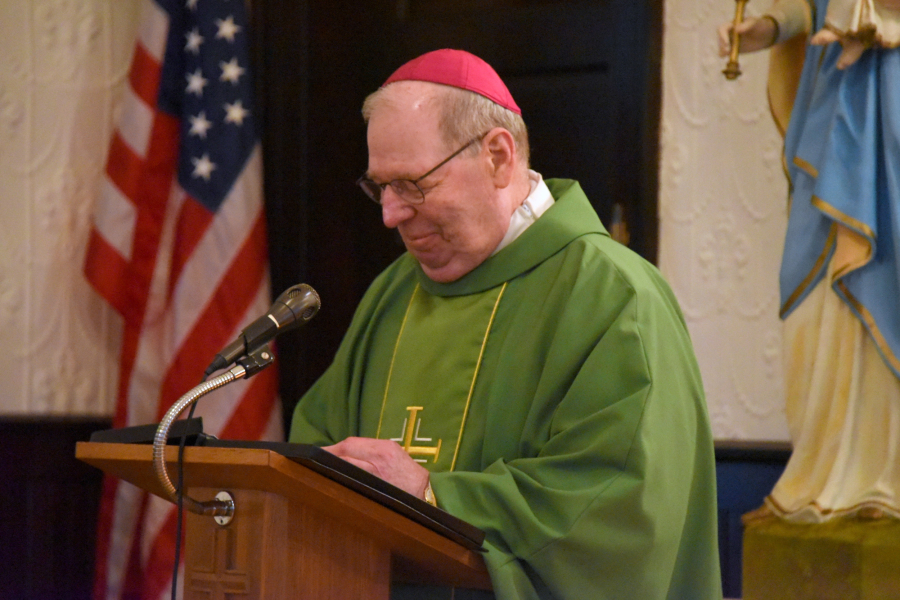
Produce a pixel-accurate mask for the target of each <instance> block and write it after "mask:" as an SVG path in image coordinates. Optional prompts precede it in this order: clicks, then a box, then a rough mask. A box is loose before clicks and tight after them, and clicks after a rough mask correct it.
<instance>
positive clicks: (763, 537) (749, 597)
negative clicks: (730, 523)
mask: <svg viewBox="0 0 900 600" xmlns="http://www.w3.org/2000/svg"><path fill="white" fill-rule="evenodd" d="M743 560H744V562H743V584H742V588H743V589H742V595H743V600H782V599H784V600H788V599H790V600H807V599H808V600H832V599H833V600H876V599H877V600H889V599H898V600H900V521H898V520H896V519H890V518H883V519H877V520H864V519H851V518H847V519H833V520H831V521H828V522H826V523H821V524H814V525H806V524H797V523H788V522H786V521H784V520H782V519H779V518H777V517H775V516H771V517H767V518H764V519H759V520H751V521H749V522H748V523H746V525H745V528H744V559H743Z"/></svg>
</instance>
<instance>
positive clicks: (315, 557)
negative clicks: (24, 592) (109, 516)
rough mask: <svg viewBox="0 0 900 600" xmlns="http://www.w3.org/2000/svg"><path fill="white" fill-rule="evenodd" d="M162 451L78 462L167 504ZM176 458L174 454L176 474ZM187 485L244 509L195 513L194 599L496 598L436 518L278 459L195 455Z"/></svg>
mask: <svg viewBox="0 0 900 600" xmlns="http://www.w3.org/2000/svg"><path fill="white" fill-rule="evenodd" d="M152 450H153V449H152V447H151V446H149V445H146V444H118V443H102V442H79V443H78V444H77V447H76V451H75V456H76V457H77V458H78V459H80V460H82V461H84V462H86V463H88V464H90V465H93V466H95V467H97V468H99V469H101V470H103V471H104V472H106V473H107V474H109V475H112V476H114V477H117V478H119V479H122V480H124V481H127V482H129V483H132V484H134V485H136V486H138V487H139V488H142V489H144V490H146V491H148V492H151V493H153V494H155V495H157V496H160V497H162V498H166V494H165V490H164V488H163V486H162V484H161V483H160V482H159V481H158V480H157V477H156V475H155V473H154V471H153V467H152ZM177 452H178V448H177V447H175V446H168V447H167V448H166V455H165V458H166V463H167V466H168V469H169V472H170V473H174V472H175V466H176V465H175V463H176V458H177ZM184 483H185V488H186V494H188V495H189V496H191V497H192V498H194V499H195V500H198V501H205V500H209V499H212V498H214V497H215V496H216V494H218V493H219V492H221V491H227V492H228V493H230V494H231V495H232V496H233V498H234V504H235V510H234V517H233V519H232V520H231V521H230V522H229V523H228V524H227V525H219V524H218V523H217V522H216V520H214V519H213V518H212V517H206V516H200V515H195V514H193V513H188V512H185V528H186V533H185V536H186V537H185V546H186V548H185V572H184V597H185V599H188V600H192V599H200V598H204V599H206V598H224V597H228V596H227V594H238V595H240V597H241V598H247V599H257V598H259V599H263V598H265V599H281V598H304V599H331V598H334V599H341V600H346V599H356V598H358V599H361V600H376V599H384V600H387V598H388V596H389V593H390V584H391V581H402V582H409V583H427V584H439V585H450V586H457V587H464V588H477V589H485V590H490V589H491V581H490V578H489V576H488V573H487V570H486V568H485V565H484V561H483V559H482V557H481V555H480V554H479V552H478V551H477V550H475V549H473V548H471V547H466V546H467V545H466V544H464V543H460V542H459V541H457V540H454V539H452V536H449V537H448V536H446V535H442V534H441V533H439V531H440V528H438V529H437V530H436V529H435V528H433V527H429V526H427V522H428V519H427V518H426V519H425V520H424V521H423V520H422V519H418V521H420V522H417V520H416V519H411V518H409V517H408V516H406V515H404V514H401V512H398V511H397V510H394V509H393V508H389V507H388V506H389V505H385V504H383V503H381V502H378V501H376V500H373V499H371V498H369V497H366V496H365V495H363V494H361V493H359V492H357V491H354V490H353V489H350V488H348V487H347V486H345V485H343V484H341V483H338V481H335V480H333V479H331V478H329V477H326V476H325V475H322V474H320V473H318V472H316V471H314V470H312V469H310V468H308V467H307V466H304V465H302V464H300V463H298V462H296V461H294V460H291V459H289V458H286V457H285V456H283V455H281V454H279V453H277V452H274V451H272V450H266V449H257V448H227V447H226V448H220V447H204V446H195V447H188V448H185V454H184ZM431 508H433V507H431ZM426 517H427V515H426ZM423 523H425V524H423Z"/></svg>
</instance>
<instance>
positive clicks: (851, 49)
mask: <svg viewBox="0 0 900 600" xmlns="http://www.w3.org/2000/svg"><path fill="white" fill-rule="evenodd" d="M834 42H838V43H840V45H841V47H842V48H843V50H842V51H841V55H840V56H839V57H838V61H837V68H838V69H846V68H847V67H849V66H850V65H852V64H853V63H855V62H856V61H857V60H859V57H860V56H862V53H863V52H865V51H866V48H868V47H869V46H868V45H867V44H865V43H864V42H861V41H860V40H858V39H855V38H851V37H846V36H841V35H838V34H837V33H835V32H834V31H832V30H830V29H821V30H819V31H818V32H816V35H814V36H812V39H811V40H809V43H810V44H813V45H816V46H826V45H828V44H833V43H834Z"/></svg>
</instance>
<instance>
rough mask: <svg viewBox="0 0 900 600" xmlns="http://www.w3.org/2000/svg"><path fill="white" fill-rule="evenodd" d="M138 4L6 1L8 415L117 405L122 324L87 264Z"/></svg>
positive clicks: (1, 256) (129, 0) (3, 237)
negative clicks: (92, 282) (86, 274)
mask: <svg viewBox="0 0 900 600" xmlns="http://www.w3.org/2000/svg"><path fill="white" fill-rule="evenodd" d="M138 7H139V3H138V2H137V1H136V0H78V1H67V0H4V1H3V2H0V57H2V59H0V348H2V351H3V356H2V360H0V414H3V415H20V414H26V415H35V414H38V415H56V414H79V415H108V414H110V413H111V411H112V397H113V395H114V389H115V382H116V375H115V368H114V367H115V352H116V347H117V345H118V342H117V337H118V336H117V325H116V323H115V320H114V319H113V317H112V313H111V311H110V310H108V309H107V308H106V307H105V306H103V304H102V303H101V302H100V300H99V299H98V298H97V297H96V295H94V294H93V293H92V292H91V291H90V288H89V287H88V285H87V283H86V282H85V281H84V278H83V277H82V275H81V264H82V262H83V258H84V249H85V243H86V239H87V232H88V223H89V218H90V211H91V207H92V203H93V199H94V198H95V197H96V195H97V190H98V184H99V182H100V178H101V174H102V172H103V166H104V161H105V156H106V149H107V147H108V145H109V139H110V134H111V131H112V129H111V126H110V123H111V122H112V113H113V110H114V100H115V99H116V98H118V96H119V95H120V94H119V92H120V90H122V89H123V87H122V86H123V84H124V81H125V76H126V73H127V69H128V63H129V62H130V59H131V52H132V49H133V41H132V40H133V38H134V31H135V26H136V24H137V16H138V15H137V12H138Z"/></svg>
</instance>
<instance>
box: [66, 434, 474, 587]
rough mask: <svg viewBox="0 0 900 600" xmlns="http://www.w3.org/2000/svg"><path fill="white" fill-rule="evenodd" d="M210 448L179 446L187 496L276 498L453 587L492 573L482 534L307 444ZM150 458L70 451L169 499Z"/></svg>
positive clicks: (172, 453)
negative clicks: (252, 493)
mask: <svg viewBox="0 0 900 600" xmlns="http://www.w3.org/2000/svg"><path fill="white" fill-rule="evenodd" d="M212 443H216V444H219V446H218V447H217V446H211V445H209V446H193V447H186V448H185V454H184V481H185V487H186V488H187V490H188V493H189V494H190V490H191V489H192V488H222V489H227V488H231V489H248V490H259V491H265V492H271V493H275V494H278V495H280V496H283V497H285V498H287V499H288V500H290V501H292V502H299V503H303V504H305V505H308V506H310V507H311V508H314V509H315V510H318V511H321V512H322V513H323V514H325V515H328V516H331V517H334V518H337V519H340V520H342V521H345V522H348V523H350V524H353V525H354V526H356V527H357V528H358V529H360V530H362V531H365V532H366V533H367V534H369V535H371V536H372V537H376V538H377V539H379V540H380V541H382V542H383V543H385V544H386V545H388V546H389V547H390V548H391V551H392V553H393V554H395V555H396V556H398V557H399V558H402V559H408V560H410V561H412V562H414V563H420V562H422V561H425V562H427V563H428V564H433V565H440V569H441V570H447V571H448V572H452V575H453V579H455V580H456V581H458V583H457V585H461V586H462V587H475V588H481V589H491V583H490V576H489V575H488V573H487V569H486V568H485V565H484V560H483V558H482V557H481V555H480V553H479V552H478V551H477V548H478V547H479V546H480V543H481V540H480V539H478V534H480V535H481V536H482V538H483V532H481V531H480V530H478V529H477V528H474V527H473V526H471V525H469V524H468V523H465V522H464V521H460V520H459V519H456V518H455V517H453V516H452V515H449V514H448V513H446V512H445V511H442V510H440V509H437V508H436V507H433V506H431V505H429V504H427V503H425V502H424V501H422V500H419V499H418V498H415V497H413V496H411V495H409V494H406V493H405V492H402V491H400V490H397V489H396V488H394V487H393V486H389V487H390V488H393V490H396V491H398V492H400V494H405V495H406V496H408V497H409V498H403V497H402V496H399V495H396V494H393V493H392V494H386V493H385V489H388V488H384V489H381V490H379V489H378V488H379V487H383V486H379V485H377V484H376V485H369V484H371V483H373V482H371V481H367V479H368V478H369V477H371V478H374V479H375V480H377V481H381V480H379V479H378V478H377V477H375V476H373V475H371V474H369V473H366V472H365V471H362V470H361V469H357V470H358V471H360V472H361V473H364V475H365V476H363V477H360V479H362V480H363V481H362V482H360V481H358V480H356V479H355V477H352V476H355V475H359V474H358V473H354V472H353V471H352V470H349V471H348V470H347V469H345V468H344V467H343V465H341V468H340V469H335V467H334V465H329V464H327V463H328V462H330V459H329V458H328V457H322V456H317V454H318V452H323V453H324V454H328V453H327V452H324V451H322V450H321V449H318V448H316V447H313V446H306V445H302V444H277V443H275V444H274V447H277V446H285V448H281V450H284V452H285V453H287V454H291V453H293V454H294V455H295V456H285V455H284V454H283V453H281V452H278V451H277V450H275V449H272V448H266V447H259V445H260V444H261V445H263V446H265V443H259V442H249V443H248V442H232V441H225V440H213V441H212ZM247 445H252V446H257V447H246V446H247ZM228 446H232V447H228ZM235 446H237V447H235ZM241 446H243V447H241ZM288 447H292V448H288ZM313 448H314V449H313ZM152 453H153V448H152V446H150V445H147V444H118V443H105V442H79V443H78V444H77V446H76V453H75V454H76V457H77V458H78V459H79V460H82V461H84V462H86V463H88V464H90V465H92V466H95V467H97V468H99V469H101V470H103V471H104V472H106V473H107V474H109V475H112V476H114V477H117V478H119V479H122V480H123V481H127V482H129V483H131V484H134V485H136V486H137V487H140V488H142V489H144V490H147V491H148V492H150V493H153V494H155V495H157V496H160V497H162V498H165V499H168V498H167V496H166V494H165V492H164V489H163V487H162V485H161V484H160V483H159V481H158V479H157V478H156V474H155V473H154V471H153V465H152ZM177 456H178V448H177V446H174V445H170V446H167V447H166V463H167V465H168V468H169V470H170V471H169V472H170V474H171V473H174V472H175V466H176V461H177ZM329 456H331V455H329ZM332 458H333V459H334V460H336V461H339V463H344V462H345V461H341V460H340V459H338V458H337V457H332ZM323 465H324V466H323ZM349 466H350V467H352V465H349ZM353 469H356V468H355V467H353ZM330 471H337V472H336V473H335V472H330ZM341 471H344V472H341ZM382 484H383V485H385V486H386V485H388V484H384V482H382ZM409 499H412V501H409ZM413 501H414V502H413ZM417 503H421V505H418V504H417ZM423 505H424V506H423ZM434 511H436V515H435V514H433V512H434ZM457 521H458V523H457ZM460 523H462V524H463V525H464V527H462V528H461V529H462V531H463V532H465V534H468V535H471V534H472V531H471V530H474V531H475V532H476V533H475V536H476V540H477V542H476V540H473V539H471V538H470V537H466V535H464V534H463V533H460V529H459V528H457V529H453V528H454V527H458V525H459V524H460ZM469 528H470V529H469ZM448 532H449V535H448Z"/></svg>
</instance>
